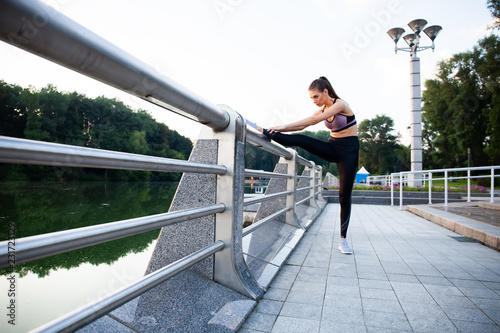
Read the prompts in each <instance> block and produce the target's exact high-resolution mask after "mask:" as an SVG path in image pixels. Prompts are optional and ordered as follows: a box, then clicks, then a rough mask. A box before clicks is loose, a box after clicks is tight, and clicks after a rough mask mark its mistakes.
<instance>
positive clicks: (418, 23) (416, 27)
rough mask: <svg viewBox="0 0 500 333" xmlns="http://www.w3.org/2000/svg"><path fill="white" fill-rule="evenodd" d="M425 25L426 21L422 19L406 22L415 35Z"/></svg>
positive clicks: (418, 33)
mask: <svg viewBox="0 0 500 333" xmlns="http://www.w3.org/2000/svg"><path fill="white" fill-rule="evenodd" d="M426 25H427V21H426V20H423V19H417V20H413V21H411V22H410V23H408V26H409V27H410V28H411V30H413V32H414V33H415V34H417V35H420V32H422V30H424V27H425V26H426Z"/></svg>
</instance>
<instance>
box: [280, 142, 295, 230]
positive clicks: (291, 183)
mask: <svg viewBox="0 0 500 333" xmlns="http://www.w3.org/2000/svg"><path fill="white" fill-rule="evenodd" d="M287 149H288V151H289V152H290V153H291V154H292V158H291V159H289V160H287V159H286V158H284V157H281V158H280V160H279V161H278V163H281V164H285V165H286V166H287V174H289V175H291V176H292V178H288V179H287V180H286V190H287V191H290V192H291V194H289V195H287V196H286V203H285V205H286V207H293V209H292V210H289V211H287V212H286V217H285V220H286V223H288V224H291V225H293V226H294V227H297V226H300V224H299V221H298V219H297V215H296V214H295V195H296V192H295V191H296V188H297V156H298V155H297V152H296V151H295V150H293V149H292V148H287Z"/></svg>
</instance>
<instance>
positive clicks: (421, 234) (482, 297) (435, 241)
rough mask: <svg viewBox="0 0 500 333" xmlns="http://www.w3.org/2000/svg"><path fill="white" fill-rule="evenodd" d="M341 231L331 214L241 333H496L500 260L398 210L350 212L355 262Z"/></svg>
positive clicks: (334, 208) (329, 211) (335, 211)
mask: <svg viewBox="0 0 500 333" xmlns="http://www.w3.org/2000/svg"><path fill="white" fill-rule="evenodd" d="M338 230H339V205H338V204H329V205H327V207H326V208H325V211H324V212H323V213H322V214H321V216H320V217H319V218H318V220H317V221H316V222H315V223H314V224H313V225H312V227H311V228H310V229H309V231H308V232H307V233H306V235H305V236H304V238H303V239H302V240H301V243H300V244H299V246H298V247H297V249H296V250H295V251H294V253H293V254H292V256H291V257H290V258H289V260H288V264H287V265H286V266H284V267H283V269H282V271H281V272H280V273H279V275H278V276H277V277H276V279H275V280H274V281H273V283H272V284H271V287H270V288H269V290H268V291H267V292H266V294H265V296H264V298H263V299H262V300H261V301H260V302H259V304H258V305H257V307H256V308H255V310H254V312H253V313H252V314H251V316H250V317H249V318H248V320H247V321H246V323H245V324H244V326H243V327H242V329H241V330H240V331H239V332H240V333H257V332H272V333H278V332H283V333H285V332H286V333H293V332H300V333H306V332H320V333H326V332H440V333H441V332H481V333H484V332H500V252H497V251H495V250H493V249H491V248H488V247H486V246H484V245H481V244H480V243H476V242H460V241H458V240H456V239H454V238H452V237H450V236H459V235H458V234H455V233H454V232H452V231H450V230H447V229H445V228H442V227H440V226H438V225H435V224H433V223H431V222H429V221H427V220H425V219H423V218H420V217H417V216H415V215H413V214H411V213H409V212H407V211H400V210H399V207H391V206H371V205H354V206H353V212H352V217H351V226H350V228H349V233H348V239H349V242H350V244H351V247H352V248H353V251H354V254H353V255H343V254H341V253H340V252H339V251H338V249H337V246H338V242H339V235H338V234H339V231H338ZM459 239H460V238H459Z"/></svg>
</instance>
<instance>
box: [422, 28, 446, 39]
mask: <svg viewBox="0 0 500 333" xmlns="http://www.w3.org/2000/svg"><path fill="white" fill-rule="evenodd" d="M442 29H443V28H442V27H441V26H440V25H431V26H430V27H427V28H425V30H424V32H425V34H426V35H427V36H428V37H429V38H430V39H431V40H432V41H433V42H434V39H436V37H437V35H438V34H439V32H440V31H441V30H442Z"/></svg>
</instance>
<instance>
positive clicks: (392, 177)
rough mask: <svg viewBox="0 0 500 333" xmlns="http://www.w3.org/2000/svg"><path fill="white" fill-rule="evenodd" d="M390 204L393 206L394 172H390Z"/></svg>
mask: <svg viewBox="0 0 500 333" xmlns="http://www.w3.org/2000/svg"><path fill="white" fill-rule="evenodd" d="M391 206H394V174H393V173H391Z"/></svg>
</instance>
